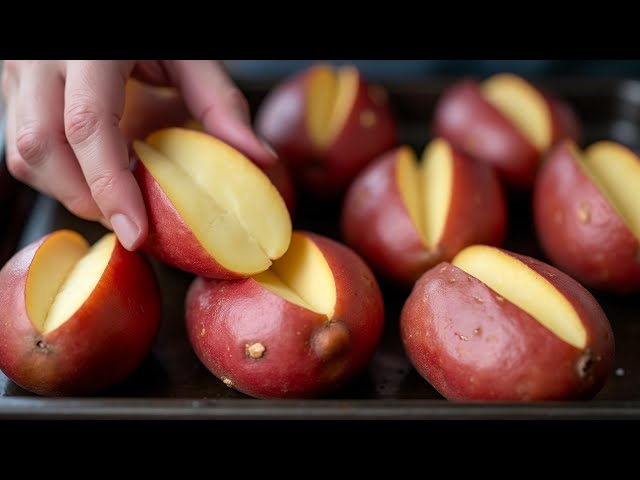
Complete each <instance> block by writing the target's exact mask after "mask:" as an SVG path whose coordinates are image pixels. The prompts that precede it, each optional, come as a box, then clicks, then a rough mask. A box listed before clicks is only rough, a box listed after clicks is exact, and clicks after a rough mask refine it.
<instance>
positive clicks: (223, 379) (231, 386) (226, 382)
mask: <svg viewBox="0 0 640 480" xmlns="http://www.w3.org/2000/svg"><path fill="white" fill-rule="evenodd" d="M222 383H224V384H225V385H226V386H227V387H229V388H233V382H232V381H231V379H230V378H228V377H222Z"/></svg>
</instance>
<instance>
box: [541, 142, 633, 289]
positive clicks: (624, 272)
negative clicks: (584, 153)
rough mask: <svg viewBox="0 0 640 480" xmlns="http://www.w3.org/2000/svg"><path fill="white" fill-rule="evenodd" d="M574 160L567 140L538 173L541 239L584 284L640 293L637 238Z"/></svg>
mask: <svg viewBox="0 0 640 480" xmlns="http://www.w3.org/2000/svg"><path fill="white" fill-rule="evenodd" d="M576 161H577V160H576V159H575V158H574V156H573V154H572V153H571V149H570V142H563V143H562V144H560V145H558V146H557V147H556V148H555V149H554V150H553V151H552V152H550V154H549V156H548V158H547V161H546V162H545V164H544V165H543V167H542V169H541V170H540V173H539V175H538V178H537V180H536V184H535V187H534V190H533V214H534V221H535V228H536V234H537V237H538V241H539V242H540V245H541V246H542V248H543V250H544V252H545V254H546V255H547V257H548V258H549V259H550V260H551V262H552V263H553V264H554V265H556V266H558V267H559V268H560V269H562V270H564V271H565V272H567V273H568V274H569V275H571V276H572V277H574V278H575V279H576V280H578V281H580V282H581V283H583V284H584V285H586V286H588V287H590V288H594V289H597V290H601V291H609V292H612V293H619V294H626V293H632V292H638V291H640V245H639V242H638V239H637V238H635V237H634V235H633V234H632V233H631V231H630V230H629V228H628V227H627V226H626V224H625V223H624V221H623V220H622V218H621V217H620V215H618V213H617V212H616V211H615V210H614V209H613V207H612V206H611V205H610V204H609V202H608V200H607V199H606V198H605V197H604V195H602V193H601V192H600V190H598V188H597V187H596V185H595V184H594V183H593V182H592V181H591V179H589V177H587V176H586V175H585V173H584V172H583V171H582V169H581V168H580V166H579V165H578V164H577V163H576Z"/></svg>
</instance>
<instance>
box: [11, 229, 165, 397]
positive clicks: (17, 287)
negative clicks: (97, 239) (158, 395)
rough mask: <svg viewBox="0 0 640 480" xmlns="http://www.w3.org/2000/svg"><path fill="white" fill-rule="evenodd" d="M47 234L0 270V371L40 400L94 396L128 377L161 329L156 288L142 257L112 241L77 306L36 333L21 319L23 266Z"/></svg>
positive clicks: (24, 316)
mask: <svg viewBox="0 0 640 480" xmlns="http://www.w3.org/2000/svg"><path fill="white" fill-rule="evenodd" d="M50 235H53V234H49V235H46V236H44V237H43V238H41V239H39V240H37V241H35V242H33V243H31V244H30V245H28V246H26V247H25V248H24V249H22V250H21V251H19V252H18V253H16V254H15V255H14V256H13V257H12V258H11V259H10V260H9V261H8V262H7V264H6V265H5V266H4V267H3V269H2V270H1V271H0V305H2V306H3V307H2V309H0V368H1V369H2V371H3V372H4V373H5V374H6V375H7V377H9V378H10V379H11V380H12V381H14V382H15V383H17V384H18V385H20V386H21V387H22V388H25V389H27V390H29V391H31V392H34V393H37V394H39V395H46V396H60V395H67V396H69V395H80V394H88V393H94V392H98V391H101V390H103V389H106V388H108V387H111V386H113V385H115V384H117V383H119V382H120V381H122V380H124V379H125V378H126V377H128V376H129V375H130V374H131V373H133V371H134V370H135V369H136V368H138V366H140V364H141V363H142V362H143V360H144V359H145V358H146V357H147V355H148V354H149V353H150V352H151V348H152V345H153V342H154V340H155V337H156V334H157V332H158V329H159V326H160V313H161V302H160V289H159V287H158V284H157V281H156V278H155V275H154V272H153V269H152V267H151V265H150V264H149V263H148V262H147V260H146V259H145V258H144V257H143V256H142V255H141V254H140V253H137V252H129V251H127V250H126V249H125V248H124V247H122V246H121V245H120V243H119V242H116V246H115V248H114V251H113V254H112V256H111V260H110V261H109V264H108V265H107V268H106V269H105V272H104V274H103V276H102V278H101V279H100V281H99V282H98V285H97V286H96V289H95V290H94V291H93V292H92V293H91V295H90V296H89V298H88V299H87V300H86V301H85V303H84V304H83V306H82V307H81V308H80V309H79V310H78V311H77V312H76V313H75V314H74V315H73V316H72V317H71V318H70V319H69V320H67V321H66V322H65V323H64V324H62V325H61V326H60V327H58V328H57V329H55V330H53V331H51V332H49V333H47V334H42V333H40V332H39V331H38V330H37V329H36V328H35V327H34V325H33V323H32V322H31V319H30V318H29V316H28V314H27V306H26V295H25V294H26V291H25V289H26V282H27V275H28V272H29V266H30V265H31V262H32V260H33V258H34V256H35V254H36V252H37V250H38V249H39V248H40V247H41V246H42V244H43V243H44V242H45V241H46V240H47V238H49V237H50Z"/></svg>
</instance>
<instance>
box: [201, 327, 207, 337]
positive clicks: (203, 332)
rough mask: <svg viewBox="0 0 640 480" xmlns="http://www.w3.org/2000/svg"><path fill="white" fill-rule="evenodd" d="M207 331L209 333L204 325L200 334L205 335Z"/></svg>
mask: <svg viewBox="0 0 640 480" xmlns="http://www.w3.org/2000/svg"><path fill="white" fill-rule="evenodd" d="M206 333H207V331H206V329H205V328H204V327H202V330H200V336H201V337H204V336H205V334H206Z"/></svg>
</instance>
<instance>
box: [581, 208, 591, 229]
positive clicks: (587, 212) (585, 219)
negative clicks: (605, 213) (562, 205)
mask: <svg viewBox="0 0 640 480" xmlns="http://www.w3.org/2000/svg"><path fill="white" fill-rule="evenodd" d="M578 221H579V222H580V223H582V224H583V225H586V224H587V223H589V222H590V221H591V205H590V204H589V203H581V204H580V207H579V208H578Z"/></svg>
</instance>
